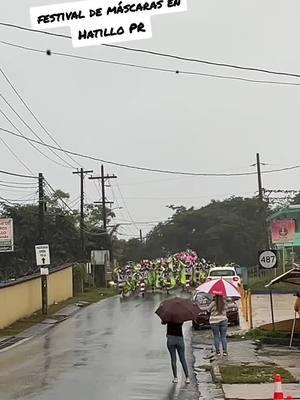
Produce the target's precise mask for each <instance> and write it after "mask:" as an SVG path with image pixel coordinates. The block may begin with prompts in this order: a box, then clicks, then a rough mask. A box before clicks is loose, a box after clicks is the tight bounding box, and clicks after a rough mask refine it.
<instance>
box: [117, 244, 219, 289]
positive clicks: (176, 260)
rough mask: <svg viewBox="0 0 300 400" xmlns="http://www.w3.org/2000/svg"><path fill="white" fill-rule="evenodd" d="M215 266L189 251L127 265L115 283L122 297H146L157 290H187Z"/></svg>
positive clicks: (123, 267)
mask: <svg viewBox="0 0 300 400" xmlns="http://www.w3.org/2000/svg"><path fill="white" fill-rule="evenodd" d="M213 266H215V265H214V264H212V263H210V262H209V261H208V262H207V261H206V260H205V259H204V258H202V259H200V258H199V257H198V255H197V254H196V252H194V251H192V250H187V251H184V252H180V253H177V254H174V255H170V256H169V257H165V258H159V259H156V260H142V261H141V262H139V263H134V262H127V263H126V265H124V266H118V267H117V268H115V270H114V271H113V282H114V285H115V286H116V287H117V289H118V291H119V293H120V294H121V295H122V296H130V295H131V294H134V293H141V294H142V295H144V293H145V291H146V290H149V289H150V290H151V291H152V292H154V291H155V290H157V289H160V290H164V291H166V292H167V293H168V292H169V291H170V290H171V289H174V288H176V287H182V288H183V289H188V288H189V287H195V286H197V285H200V284H201V283H203V282H204V281H205V279H206V277H207V273H208V271H209V269H210V268H211V267H213Z"/></svg>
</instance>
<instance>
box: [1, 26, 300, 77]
mask: <svg viewBox="0 0 300 400" xmlns="http://www.w3.org/2000/svg"><path fill="white" fill-rule="evenodd" d="M0 25H2V26H6V27H10V28H15V29H20V30H23V31H28V32H34V33H39V34H43V35H48V36H55V37H60V38H64V39H72V36H70V35H63V34H57V33H53V32H45V31H40V30H37V29H31V28H26V27H23V26H21V25H16V24H9V23H5V22H0ZM102 46H105V47H110V48H114V49H118V50H124V51H130V52H135V53H143V54H150V55H154V56H158V57H164V58H172V59H175V60H179V61H188V62H193V63H199V64H205V65H212V66H216V67H225V68H233V69H238V70H243V71H252V72H261V73H265V74H272V75H280V76H289V77H295V78H300V74H296V73H291V72H284V71H275V70H270V69H266V68H258V67H247V66H243V65H237V64H230V63H225V62H217V61H210V60H203V59H199V58H191V57H183V56H179V55H176V54H169V53H163V52H158V51H151V50H145V49H137V48H133V47H126V46H120V45H113V44H102Z"/></svg>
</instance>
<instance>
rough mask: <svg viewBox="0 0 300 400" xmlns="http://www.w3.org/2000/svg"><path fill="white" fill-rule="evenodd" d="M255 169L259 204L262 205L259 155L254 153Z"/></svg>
mask: <svg viewBox="0 0 300 400" xmlns="http://www.w3.org/2000/svg"><path fill="white" fill-rule="evenodd" d="M256 168H257V180H258V196H259V200H260V204H261V205H262V204H263V201H264V199H263V187H262V179H261V169H260V156H259V153H256Z"/></svg>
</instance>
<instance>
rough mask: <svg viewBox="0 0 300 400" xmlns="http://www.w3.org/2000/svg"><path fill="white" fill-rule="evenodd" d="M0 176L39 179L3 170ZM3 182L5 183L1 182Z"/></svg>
mask: <svg viewBox="0 0 300 400" xmlns="http://www.w3.org/2000/svg"><path fill="white" fill-rule="evenodd" d="M0 174H5V175H11V176H18V177H20V178H29V179H38V177H37V176H31V175H23V174H17V173H16V172H10V171H3V170H0ZM1 182H3V181H1ZM24 184H25V183H24Z"/></svg>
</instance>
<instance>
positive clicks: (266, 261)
mask: <svg viewBox="0 0 300 400" xmlns="http://www.w3.org/2000/svg"><path fill="white" fill-rule="evenodd" d="M277 262H278V258H277V251H276V250H262V251H260V252H259V253H258V263H259V266H260V267H261V268H265V269H271V268H275V267H277Z"/></svg>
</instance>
